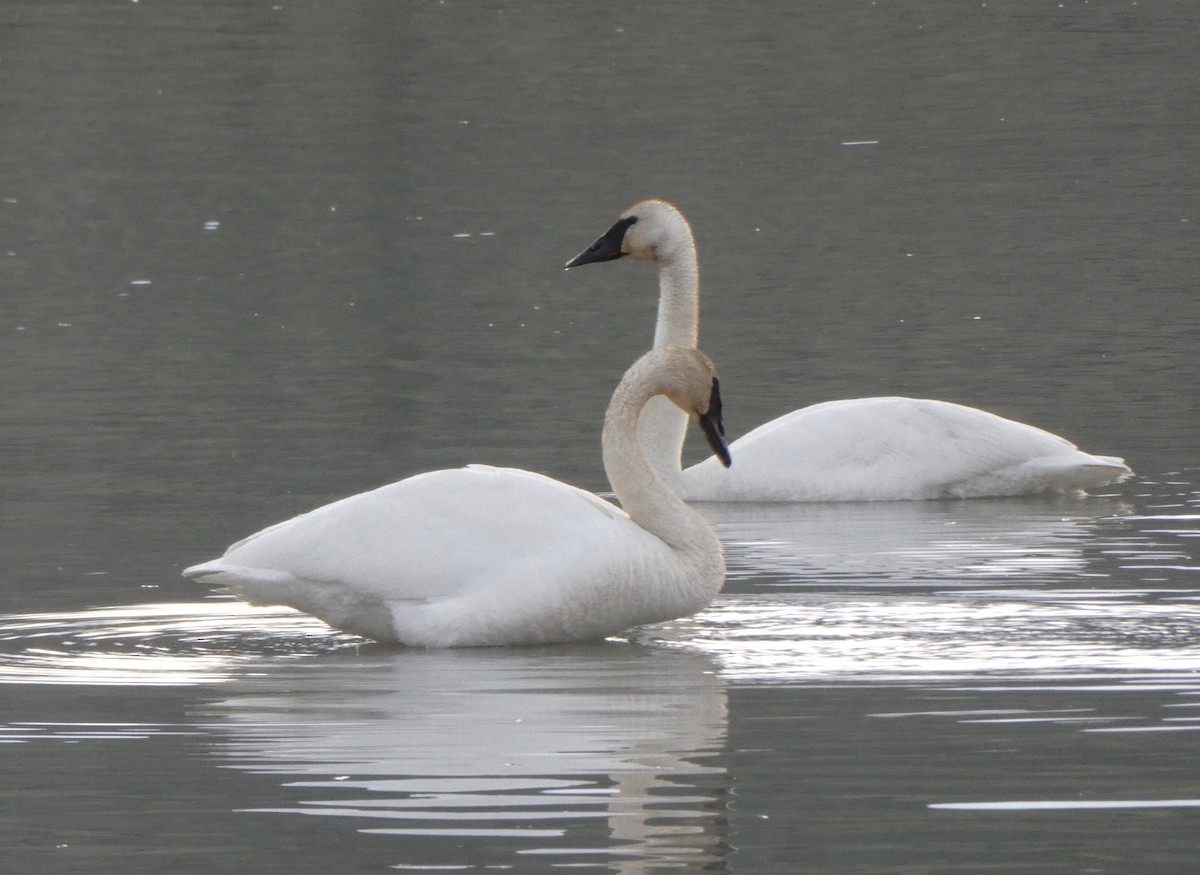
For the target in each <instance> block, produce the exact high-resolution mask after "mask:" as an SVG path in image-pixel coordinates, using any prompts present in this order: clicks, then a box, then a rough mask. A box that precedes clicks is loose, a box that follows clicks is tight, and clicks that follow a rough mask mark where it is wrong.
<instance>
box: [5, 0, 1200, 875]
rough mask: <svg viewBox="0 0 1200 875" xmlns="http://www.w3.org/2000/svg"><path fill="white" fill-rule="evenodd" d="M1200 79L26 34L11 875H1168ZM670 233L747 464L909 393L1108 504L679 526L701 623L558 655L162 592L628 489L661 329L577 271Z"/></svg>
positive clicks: (609, 48) (993, 34)
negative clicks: (429, 641) (222, 566)
mask: <svg viewBox="0 0 1200 875" xmlns="http://www.w3.org/2000/svg"><path fill="white" fill-rule="evenodd" d="M1198 28H1200V5H1197V4H1194V3H1167V2H1144V0H1140V2H1138V3H1096V2H1082V3H1081V2H1070V3H1063V4H1058V3H1036V4H1035V3H1022V4H997V3H987V4H963V3H949V2H932V3H922V4H892V3H883V2H879V3H871V2H856V3H843V2H837V3H833V2H829V3H806V4H698V3H683V2H664V3H657V4H645V3H643V4H621V3H617V4H612V3H605V4H590V3H579V2H560V3H553V4H552V3H520V2H516V3H505V4H496V3H465V2H457V0H446V2H436V0H432V2H357V3H355V2H304V0H302V2H288V0H283V2H280V3H275V4H272V3H247V2H243V0H238V2H195V0H193V2H174V3H162V2H151V0H140V2H106V0H97V2H90V3H67V2H62V0H8V2H6V3H5V4H4V5H3V7H0V131H2V132H3V138H2V143H3V146H2V148H0V355H2V356H3V362H4V366H3V368H0V397H3V399H4V404H3V406H2V407H0V449H2V451H3V452H2V458H3V463H2V464H0V495H2V496H3V504H2V505H0V507H2V508H3V511H2V512H3V518H2V526H0V549H2V551H3V553H2V555H3V556H4V560H5V564H4V570H3V572H0V684H2V686H0V689H2V691H3V693H2V695H3V698H2V699H0V708H2V710H0V787H2V788H3V790H2V791H0V847H2V850H0V862H2V863H3V867H2V868H3V869H4V871H6V872H21V873H40V872H54V873H58V872H82V871H87V872H92V873H106V872H113V873H118V872H120V873H128V872H153V873H158V872H168V871H169V872H205V873H207V872H246V871H255V872H264V873H269V872H288V873H296V872H322V873H327V872H372V871H393V870H395V869H399V870H413V869H415V870H431V869H432V870H435V871H440V870H449V871H477V870H502V871H521V872H525V871H528V872H543V871H547V870H551V869H558V868H571V869H575V868H581V869H583V870H585V871H586V870H592V871H619V872H647V871H660V870H667V869H671V870H675V871H678V870H683V871H730V872H738V873H755V875H758V873H775V872H779V873H792V872H804V873H810V872H812V873H820V872H838V873H842V872H853V873H872V875H876V873H963V872H1014V873H1015V872H1030V873H1059V872H1062V873H1175V872H1179V873H1189V872H1194V871H1196V869H1197V867H1198V866H1200V839H1198V838H1197V837H1198V836H1200V830H1198V825H1200V824H1198V818H1200V811H1198V810H1197V809H1198V808H1200V765H1198V763H1200V758H1198V757H1197V753H1198V752H1200V749H1198V747H1197V741H1198V740H1200V735H1198V734H1197V732H1198V731H1200V710H1198V709H1200V603H1198V602H1200V579H1198V577H1197V572H1198V569H1200V557H1197V555H1196V549H1197V543H1198V540H1197V539H1198V538H1200V454H1198V453H1197V451H1196V439H1195V435H1196V432H1197V428H1198V426H1200V411H1198V409H1197V397H1198V396H1200V391H1198V390H1200V386H1198V382H1200V381H1198V378H1197V373H1196V365H1195V352H1196V344H1197V338H1198V337H1200V333H1198V332H1200V301H1198V300H1197V295H1196V289H1195V277H1196V264H1197V252H1198V249H1197V236H1196V235H1197V224H1198V223H1200V214H1198V211H1197V209H1196V205H1197V200H1196V198H1197V192H1198V191H1200V171H1198V170H1197V161H1196V156H1197V155H1198V154H1200V102H1197V100H1196V85H1195V83H1196V81H1197V75H1198V72H1200V70H1198V67H1200V64H1198V63H1197V60H1196V58H1197V53H1196V51H1195V48H1196V34H1197V32H1198ZM649 196H656V197H663V198H667V199H670V200H673V201H675V202H676V203H678V204H679V205H680V206H681V207H682V208H683V209H684V210H685V211H686V212H687V213H688V215H689V217H690V218H691V219H692V221H693V224H694V226H695V228H696V232H697V235H698V238H699V244H700V248H701V259H702V267H703V271H704V283H705V298H704V316H705V321H704V327H703V333H702V340H703V345H704V347H705V348H706V350H707V351H708V352H709V353H710V354H711V355H712V356H713V357H714V358H715V359H716V361H717V363H718V365H719V367H720V368H721V372H722V388H723V390H724V394H725V395H726V424H727V426H728V427H729V429H730V431H731V432H732V433H733V434H734V435H737V434H741V433H743V432H745V431H748V430H749V429H750V428H752V427H754V426H755V425H758V424H759V423H761V422H763V421H765V420H767V419H769V418H771V417H774V416H777V415H779V414H781V413H783V412H786V411H788V410H791V409H794V408H796V407H799V406H802V405H804V404H808V403H813V402H816V401H821V400H827V399H831V398H850V397H857V396H864V395H877V394H908V395H917V396H927V397H936V398H943V399H946V400H952V401H958V402H961V403H966V404H970V405H973V406H977V407H983V408H985V409H988V410H991V411H993V412H996V413H999V414H1001V415H1005V416H1010V417H1013V418H1016V419H1019V420H1022V421H1026V422H1030V423H1033V424H1036V425H1039V426H1041V427H1043V428H1046V429H1049V430H1051V431H1054V432H1057V433H1059V434H1063V435H1065V436H1067V437H1069V438H1070V439H1071V440H1073V441H1075V442H1077V443H1078V444H1079V445H1080V446H1081V447H1083V448H1085V449H1087V450H1090V451H1093V452H1098V453H1109V454H1116V455H1122V456H1124V457H1125V458H1126V459H1127V460H1128V462H1129V463H1130V464H1131V465H1132V466H1133V468H1134V469H1135V470H1136V471H1137V472H1138V475H1137V477H1136V478H1134V479H1133V480H1130V481H1128V482H1126V483H1124V484H1120V485H1119V486H1114V487H1111V488H1109V489H1106V490H1102V493H1103V494H1101V495H1097V496H1093V497H1091V498H1089V499H1086V500H1083V501H1074V500H1015V501H1009V500H1004V501H976V502H947V503H943V502H930V503H921V504H907V503H906V504H880V505H875V504H872V505H845V506H790V507H789V506H779V507H756V506H731V507H720V506H710V507H706V508H705V511H706V512H707V513H709V514H710V515H711V516H712V517H713V519H714V520H715V521H716V523H717V524H718V527H719V528H720V531H721V533H722V536H723V537H724V539H725V541H726V545H727V550H728V555H729V570H730V574H729V583H728V585H727V586H726V589H725V592H724V593H722V595H721V596H720V597H719V598H718V599H717V600H716V601H715V602H714V603H713V604H712V605H711V606H710V608H709V609H708V610H706V611H704V612H703V613H702V614H700V615H698V616H697V617H694V618H690V619H687V620H682V621H679V622H676V623H670V624H665V625H664V626H660V627H654V628H650V629H644V630H639V631H638V632H636V633H634V634H633V635H632V636H631V638H630V639H629V640H624V641H612V642H607V643H605V644H602V645H595V646H586V647H562V648H545V649H515V650H489V651H481V652H451V653H439V652H430V653H425V652H405V651H394V650H387V649H382V648H379V647H376V646H374V645H370V644H366V643H364V642H362V641H359V640H357V639H353V638H350V637H348V636H344V635H340V634H336V633H333V632H331V631H329V630H328V629H327V628H326V627H324V626H323V625H322V624H320V623H318V622H316V621H313V620H310V619H308V618H305V617H303V616H300V615H297V614H294V613H290V612H288V611H285V610H273V609H253V608H248V607H245V606H242V605H240V604H238V603H236V602H231V601H227V600H222V599H218V598H213V597H211V596H210V595H209V594H208V593H207V592H206V591H205V590H204V589H203V588H201V587H199V586H197V585H195V584H192V583H188V582H186V581H183V580H181V579H180V578H179V570H180V569H181V568H182V567H184V566H185V565H187V564H191V563H193V562H196V561H200V560H203V559H206V558H210V557H211V556H213V555H216V554H217V553H219V552H220V551H221V550H223V549H224V547H225V546H226V545H228V544H229V543H230V542H232V541H233V540H235V539H237V538H239V537H241V536H242V535H245V534H247V533H249V532H251V531H254V530H256V529H258V528H260V527H262V526H264V525H266V524H268V523H271V522H274V521H277V520H279V519H283V518H286V517H288V516H290V515H293V514H295V513H298V512H300V511H303V510H306V509H309V508H311V507H314V506H316V505H318V504H321V503H323V502H326V501H330V500H333V499H335V498H337V497H340V496H343V495H347V494H350V493H352V492H356V491H360V490H362V489H365V488H369V487H372V486H375V485H378V484H380V483H383V482H387V481H389V480H394V479H399V478H401V477H404V476H407V475H409V474H412V473H416V472H419V471H423V470H428V469H432V468H438V467H447V466H454V465H459V464H463V463H466V462H487V463H491V464H501V465H518V466H521V467H526V468H531V469H534V470H538V471H542V472H545V473H547V474H550V475H552V476H554V477H558V478H561V479H564V480H566V481H568V482H572V483H576V484H578V485H580V486H584V487H586V488H590V489H594V490H603V489H605V488H606V484H605V482H604V479H603V472H602V468H601V465H600V460H599V449H598V434H599V419H600V415H601V413H602V411H603V408H604V405H605V403H606V400H607V396H608V393H609V392H610V391H611V389H612V387H613V386H614V385H615V382H616V380H617V378H618V377H619V375H620V373H621V372H622V370H623V369H624V368H625V366H626V365H627V364H629V363H630V362H631V361H632V360H633V358H634V357H635V356H637V355H638V354H639V353H640V352H642V351H643V350H644V348H645V347H647V346H648V345H649V342H650V337H651V332H652V321H653V318H654V306H655V291H656V287H655V282H654V277H653V275H652V273H651V272H649V271H648V270H647V269H646V268H645V267H644V266H641V265H635V264H626V263H619V264H616V265H611V266H601V267H595V268H588V269H585V270H580V271H572V272H571V273H570V274H564V273H563V271H562V270H561V265H562V264H563V262H564V261H565V260H566V259H567V258H569V257H571V256H572V255H574V254H575V253H576V252H578V251H579V250H580V249H581V248H582V247H583V246H584V245H586V244H587V243H589V242H590V241H591V240H592V239H594V238H595V236H596V235H597V234H599V233H600V232H601V231H603V230H604V229H605V228H607V227H608V225H609V224H610V223H611V221H612V220H613V218H614V217H615V215H616V214H617V212H618V211H619V210H621V209H622V208H624V207H625V206H627V205H628V204H629V203H631V202H633V201H635V200H638V199H641V198H644V197H649ZM694 452H695V453H698V452H699V451H698V450H696V451H694Z"/></svg>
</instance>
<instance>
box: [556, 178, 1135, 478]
mask: <svg viewBox="0 0 1200 875" xmlns="http://www.w3.org/2000/svg"><path fill="white" fill-rule="evenodd" d="M625 255H628V256H631V257H633V258H635V259H640V260H644V261H650V262H651V263H653V264H654V265H656V266H657V268H658V274H659V304H658V323H657V326H656V329H655V335H654V342H655V345H656V346H658V345H660V344H662V345H680V346H695V345H696V343H697V340H698V337H699V313H700V271H699V264H698V259H697V255H696V244H695V239H694V236H693V234H692V229H691V227H690V226H689V225H688V222H687V220H686V219H685V218H684V216H683V214H682V213H681V212H680V211H679V210H678V209H676V208H675V207H674V206H672V205H671V204H668V203H666V202H665V201H660V200H648V201H642V202H640V203H637V204H635V205H634V206H632V207H630V208H629V209H628V210H626V211H625V212H624V213H622V214H621V217H620V219H619V220H618V221H617V223H616V224H615V225H613V227H612V228H611V229H609V231H608V232H607V233H605V234H604V235H603V236H602V237H600V238H599V239H598V240H596V242H595V243H593V244H592V245H591V246H590V247H588V248H587V249H586V250H584V251H583V252H582V253H580V254H579V255H578V256H576V257H575V258H574V259H572V260H571V261H570V262H568V263H567V267H568V268H570V267H575V266H577V265H581V264H589V263H593V262H600V261H609V260H612V259H615V258H620V257H622V256H625ZM685 429H686V422H685V421H684V420H683V419H682V414H680V413H679V412H678V411H677V410H675V409H673V408H670V407H669V406H667V405H665V404H661V403H657V402H655V403H653V404H651V405H650V406H648V407H647V409H646V410H645V412H644V413H643V415H642V437H643V441H644V442H645V445H646V454H647V456H648V458H649V459H650V460H651V462H652V464H653V465H654V467H655V468H656V469H657V470H658V471H659V472H660V473H661V474H662V475H663V477H664V478H666V479H667V480H668V481H669V482H671V483H672V484H673V486H674V488H675V490H676V492H677V493H678V494H679V495H680V496H681V497H683V498H685V499H687V500H689V501H885V500H904V499H934V498H983V497H988V496H1015V495H1034V494H1038V493H1064V494H1070V493H1078V492H1081V491H1083V490H1086V489H1092V488H1095V487H1099V486H1104V485H1106V484H1108V483H1112V482H1114V481H1119V480H1123V479H1125V478H1126V477H1128V476H1130V474H1131V473H1132V472H1131V471H1130V470H1129V468H1128V467H1127V466H1126V465H1125V462H1124V461H1123V460H1122V459H1118V458H1116V457H1113V456H1093V455H1091V454H1089V453H1085V452H1082V451H1081V450H1080V449H1079V448H1078V447H1076V446H1075V445H1074V444H1072V443H1071V442H1070V441H1067V440H1065V439H1063V438H1061V437H1058V436H1057V435H1054V434H1051V433H1049V432H1046V431H1043V430H1041V429H1039V428H1035V427H1033V426H1030V425H1025V424H1023V423H1019V422H1014V421H1012V420H1009V419H1004V418H1002V417H999V416H996V415H994V414H991V413H987V412H986V411H983V410H977V409H975V408H972V407H964V406H962V405H959V404H952V403H950V402H946V401H934V400H927V399H914V398H895V397H886V398H856V399H849V400H841V401H827V402H824V403H821V404H814V405H812V406H810V407H805V408H802V409H800V410H795V411H793V412H792V413H789V414H787V415H785V416H781V417H779V418H778V419H775V420H772V421H771V422H768V423H766V424H765V425H762V426H759V427H758V428H756V429H754V430H753V431H751V432H750V433H749V434H746V435H745V436H743V437H741V438H739V439H738V440H736V441H734V443H733V444H731V445H730V451H731V453H732V454H733V455H735V456H736V457H737V460H738V463H737V466H736V467H734V468H732V469H731V470H730V471H728V472H723V473H722V476H720V477H717V476H714V475H715V474H716V473H717V472H716V471H715V470H714V469H713V466H712V465H711V464H710V463H711V460H707V461H705V462H702V463H700V464H698V465H694V466H692V467H690V468H687V469H683V470H681V462H680V457H681V451H682V448H683V441H684V437H685Z"/></svg>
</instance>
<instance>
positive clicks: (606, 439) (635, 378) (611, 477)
mask: <svg viewBox="0 0 1200 875" xmlns="http://www.w3.org/2000/svg"><path fill="white" fill-rule="evenodd" d="M646 364H647V362H646V359H642V360H640V361H639V362H638V363H636V364H635V365H634V366H633V367H632V368H630V369H629V371H628V372H626V374H625V377H624V378H623V379H622V380H621V383H620V385H618V386H617V390H616V392H614V393H613V397H612V401H611V402H610V403H609V405H608V412H607V413H606V414H605V416H604V432H603V435H602V438H601V440H602V442H603V449H604V471H605V473H606V474H607V475H608V482H609V484H610V485H611V486H612V489H613V492H614V493H616V496H617V499H618V500H619V501H620V502H621V506H622V507H623V508H624V509H625V512H626V513H628V514H629V516H630V518H631V519H632V520H633V521H634V522H636V523H637V524H638V525H640V526H641V527H642V528H644V529H646V531H648V532H650V533H652V534H654V535H657V536H658V537H659V538H661V539H662V540H663V541H665V542H666V543H667V544H669V545H670V546H671V547H674V548H675V549H677V550H687V551H695V550H698V549H700V546H701V545H703V544H705V543H706V542H707V541H708V540H710V539H711V540H715V538H714V537H713V535H712V533H711V530H710V529H709V527H708V523H706V522H705V521H704V518H703V517H702V516H700V514H699V513H697V512H696V511H694V510H692V509H691V508H690V507H688V506H687V504H686V503H684V501H683V500H682V499H680V498H679V497H678V496H676V495H675V493H673V492H672V491H671V489H670V488H669V487H668V486H667V483H666V481H665V480H664V479H663V478H662V477H661V476H660V475H659V474H658V472H656V471H655V469H654V468H653V467H651V465H650V463H649V462H648V461H647V459H646V455H645V452H644V451H643V449H642V444H641V440H640V438H639V429H638V424H639V420H640V417H641V413H642V408H643V407H645V406H646V404H647V403H648V402H649V401H650V400H651V399H652V398H655V397H656V396H658V395H659V389H658V381H657V380H656V378H655V374H654V373H653V371H652V369H651V368H649V367H646ZM666 400H667V399H665V398H661V399H660V402H661V401H666ZM672 406H673V405H672ZM675 409H676V410H678V408H675ZM679 413H680V415H681V416H683V417H684V420H685V425H686V415H685V414H684V413H683V411H679Z"/></svg>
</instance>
